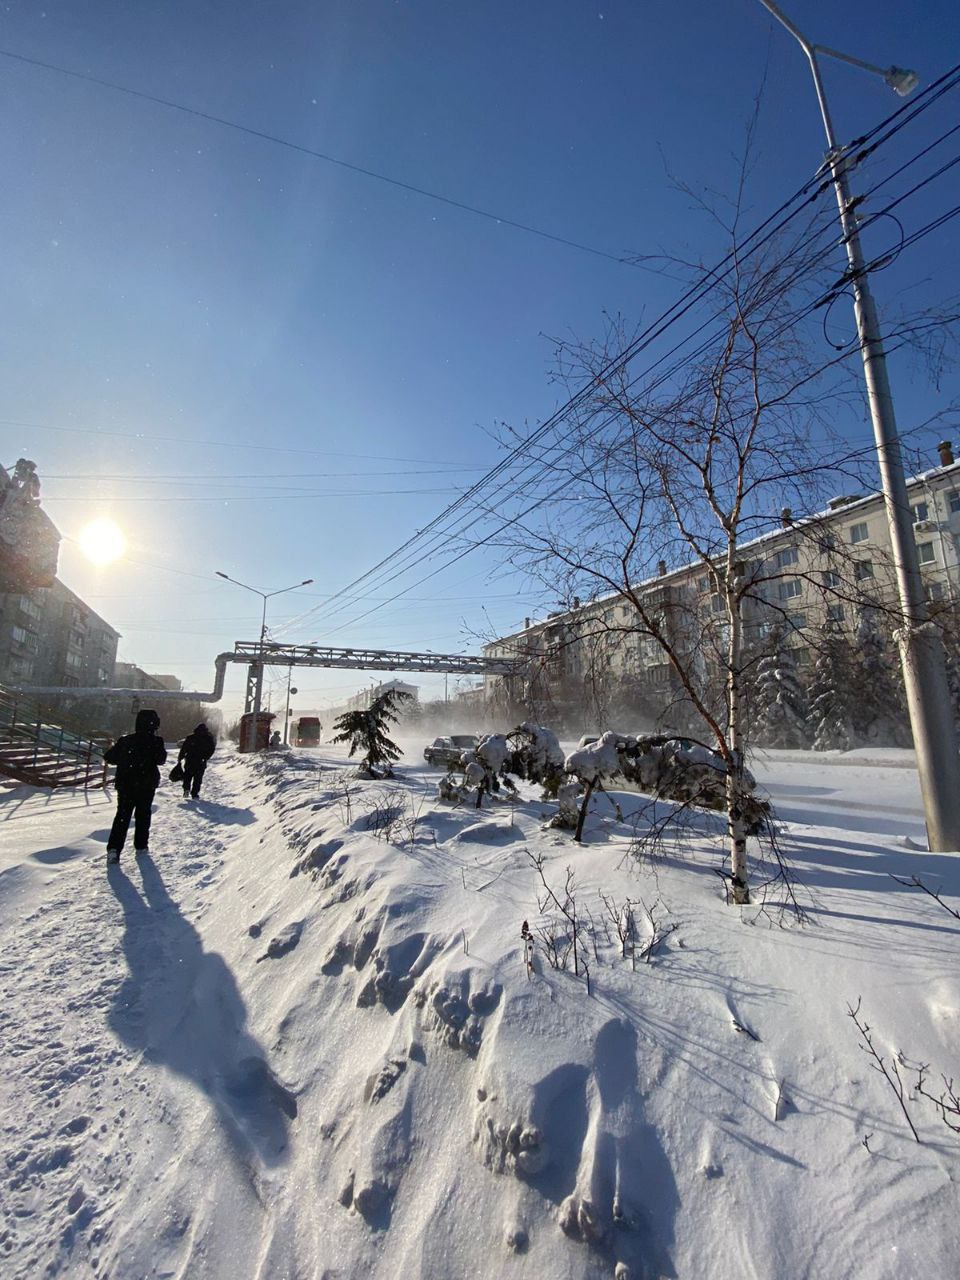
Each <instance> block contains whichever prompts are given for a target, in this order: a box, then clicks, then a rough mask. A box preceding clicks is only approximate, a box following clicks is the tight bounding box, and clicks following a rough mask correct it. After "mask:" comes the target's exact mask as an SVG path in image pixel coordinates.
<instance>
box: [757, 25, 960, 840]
mask: <svg viewBox="0 0 960 1280" xmlns="http://www.w3.org/2000/svg"><path fill="white" fill-rule="evenodd" d="M760 3H761V4H762V5H763V7H764V8H765V9H766V10H767V11H768V12H769V13H771V14H772V15H773V16H774V17H775V18H776V19H777V21H778V22H779V23H781V25H782V26H784V27H786V29H787V31H789V32H790V34H791V35H792V36H793V37H794V38H795V39H796V40H797V42H798V43H799V45H800V47H801V48H802V49H803V51H804V53H805V54H806V56H807V60H808V61H809V63H810V70H811V72H812V73H813V83H814V87H815V89H816V93H817V100H818V102H819V104H820V114H821V116H822V118H823V127H824V130H825V132H826V136H827V147H828V150H827V164H828V165H829V168H830V176H831V179H832V181H833V185H834V190H835V191H836V196H837V205H838V206H839V210H840V223H841V225H842V227H843V241H844V245H845V247H846V251H847V262H848V264H849V268H850V269H849V276H850V282H851V284H852V286H853V294H854V304H853V306H854V313H855V315H856V320H857V333H858V336H859V340H860V353H861V356H862V358H863V372H864V379H865V381H866V386H867V399H868V402H869V406H870V417H871V419H872V422H873V434H874V439H875V441H876V446H877V458H878V462H879V466H880V478H881V487H882V491H883V501H884V506H885V507H886V512H887V521H888V523H889V527H890V543H891V546H892V548H893V560H894V568H895V571H896V579H897V592H898V595H899V598H900V609H901V613H902V617H903V621H902V624H901V628H900V634H899V644H900V656H901V662H902V665H903V682H904V686H905V688H906V693H907V705H908V707H909V711H910V726H911V729H912V731H913V743H914V748H915V750H916V756H917V772H918V774H919V776H920V790H921V794H922V796H923V810H924V816H925V818H926V824H927V842H928V844H929V846H930V848H931V849H932V850H937V851H939V852H944V851H947V850H956V849H960V755H958V752H957V740H956V735H955V733H954V728H953V716H952V712H951V702H950V693H949V687H948V685H947V673H946V664H945V662H944V653H943V644H942V641H941V639H940V636H939V634H938V633H937V631H936V629H935V628H934V627H933V625H932V624H931V622H930V615H929V611H928V608H927V600H926V595H925V593H924V589H923V577H922V575H921V573H920V561H919V558H918V556H917V544H916V540H915V539H914V536H913V518H912V513H911V511H910V499H909V495H908V493H907V482H906V477H905V475H904V470H903V457H902V454H901V452H900V438H899V434H898V431H897V420H896V416H895V414H894V408H893V395H892V393H891V390H890V380H889V377H888V375H887V359H886V353H885V352H884V348H883V342H882V340H881V338H880V323H879V319H878V316H877V308H876V304H875V303H874V300H873V294H872V293H871V291H870V282H869V275H868V272H867V270H866V263H865V261H864V256H863V250H862V249H861V247H860V228H859V224H858V221H857V214H856V204H855V202H854V200H853V199H852V197H851V194H850V186H849V182H848V180H847V170H848V165H849V160H848V156H847V154H846V152H845V151H844V150H843V148H841V147H838V146H837V141H836V135H835V133H834V128H833V121H832V119H831V117H830V108H829V106H828V104H827V97H826V93H825V91H824V87H823V80H822V79H821V76H820V66H819V63H818V62H817V54H818V53H822V54H823V55H824V56H826V57H830V58H837V59H839V60H840V61H842V62H849V63H852V65H853V66H856V67H860V68H862V69H863V70H865V71H870V72H872V73H874V74H876V75H880V76H882V77H883V79H884V80H885V81H886V83H887V84H888V85H889V86H890V87H891V88H892V89H893V90H894V91H895V92H896V93H898V94H900V95H901V97H906V95H907V94H908V93H910V92H911V91H912V90H913V89H914V88H915V87H916V84H917V77H916V75H915V74H914V73H913V72H912V71H906V70H904V69H902V68H900V67H888V68H886V69H884V68H882V67H877V66H874V65H873V64H872V63H869V62H863V61H861V60H860V59H859V58H853V57H851V56H850V55H848V54H844V53H839V52H838V51H837V50H835V49H829V48H827V47H826V46H824V45H817V44H813V43H812V42H811V41H810V40H808V39H807V38H806V36H804V35H803V33H802V32H801V31H800V30H799V29H798V28H797V27H796V26H795V25H794V24H793V23H792V22H791V21H790V19H789V18H788V17H787V16H786V15H785V14H784V13H782V12H781V11H780V9H779V8H778V7H777V5H776V4H774V3H772V0H760Z"/></svg>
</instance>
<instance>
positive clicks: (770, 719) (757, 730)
mask: <svg viewBox="0 0 960 1280" xmlns="http://www.w3.org/2000/svg"><path fill="white" fill-rule="evenodd" d="M751 705H752V712H753V731H754V737H755V738H756V740H757V741H758V742H759V743H761V744H762V745H763V746H765V747H804V746H806V745H807V742H808V741H809V729H808V725H807V700H806V695H805V693H804V689H803V685H802V684H801V683H800V680H799V677H798V676H797V669H796V666H795V665H794V661H793V657H792V655H791V653H790V650H789V649H788V648H787V647H786V645H785V644H784V643H783V638H782V636H777V637H775V639H774V641H773V645H772V652H770V653H768V654H767V656H766V657H765V658H761V659H760V661H759V662H758V663H757V668H756V679H755V682H754V689H753V697H752V698H751Z"/></svg>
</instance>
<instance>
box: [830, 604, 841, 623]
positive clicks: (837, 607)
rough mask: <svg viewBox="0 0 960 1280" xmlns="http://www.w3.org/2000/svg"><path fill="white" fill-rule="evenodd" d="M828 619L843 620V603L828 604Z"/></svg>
mask: <svg viewBox="0 0 960 1280" xmlns="http://www.w3.org/2000/svg"><path fill="white" fill-rule="evenodd" d="M827 621H828V622H843V605H842V604H828V605H827Z"/></svg>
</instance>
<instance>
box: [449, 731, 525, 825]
mask: <svg viewBox="0 0 960 1280" xmlns="http://www.w3.org/2000/svg"><path fill="white" fill-rule="evenodd" d="M509 758H510V748H509V747H508V745H507V737H506V734H503V733H491V734H488V735H487V737H485V738H481V739H480V741H479V742H478V743H477V745H476V747H475V748H474V750H472V751H464V753H463V755H461V757H460V766H459V767H460V769H461V770H462V771H463V776H462V778H461V779H460V780H459V781H457V779H456V777H455V772H456V767H454V769H453V770H451V772H449V773H447V774H446V775H445V776H444V777H443V778H441V779H440V781H439V783H438V785H437V790H438V792H439V795H440V799H441V800H451V801H457V802H459V801H462V800H465V799H466V798H467V796H468V795H470V793H471V792H472V793H473V795H474V797H475V800H476V806H477V808H478V809H479V808H480V807H481V805H482V804H483V797H484V796H485V795H490V794H492V793H493V792H495V791H499V790H500V786H501V783H502V784H503V785H504V786H506V787H507V788H508V790H510V791H512V792H515V791H516V787H515V786H514V785H513V782H512V781H511V780H510V778H509V776H508V775H507V773H506V771H505V765H506V764H507V761H508V760H509Z"/></svg>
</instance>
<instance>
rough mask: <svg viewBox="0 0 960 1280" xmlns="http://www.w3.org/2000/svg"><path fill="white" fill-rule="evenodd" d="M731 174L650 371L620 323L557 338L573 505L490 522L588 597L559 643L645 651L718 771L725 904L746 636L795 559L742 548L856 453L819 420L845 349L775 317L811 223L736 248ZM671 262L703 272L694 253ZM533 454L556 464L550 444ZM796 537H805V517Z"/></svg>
mask: <svg viewBox="0 0 960 1280" xmlns="http://www.w3.org/2000/svg"><path fill="white" fill-rule="evenodd" d="M744 173H745V170H744ZM744 181H745V178H744V174H741V181H740V186H739V188H738V190H737V193H736V196H735V198H734V200H733V202H732V208H731V212H730V214H729V216H727V215H726V214H724V213H718V212H717V210H716V209H713V208H711V209H710V210H709V212H710V213H711V215H712V216H713V217H714V218H715V219H716V220H717V221H719V222H720V224H721V225H722V227H723V230H724V233H725V234H726V236H727V239H728V244H729V257H728V264H729V267H728V269H726V270H724V271H723V272H722V273H718V274H716V275H715V277H714V279H713V280H712V282H711V283H712V290H711V309H710V311H709V314H708V317H707V321H706V322H705V325H704V326H703V327H704V328H706V329H707V332H708V337H707V339H706V340H704V341H703V342H702V343H701V344H700V346H699V347H698V348H697V350H695V351H694V352H693V353H692V354H691V355H690V357H689V358H688V359H686V360H684V361H682V362H678V363H677V365H676V366H675V367H674V368H673V369H672V370H671V371H670V372H669V376H668V375H666V374H664V372H663V371H662V370H660V369H658V368H656V367H654V371H653V372H650V373H647V374H644V375H638V374H637V373H636V371H635V370H634V368H633V366H632V364H631V363H630V362H629V361H627V360H625V359H620V358H618V353H621V352H623V351H625V350H629V349H630V344H631V338H632V335H631V334H630V333H629V332H628V331H627V329H626V326H625V325H624V324H623V323H622V322H621V321H619V320H611V321H610V322H609V326H608V330H607V332H606V334H605V335H604V337H603V338H602V339H601V340H600V341H599V342H588V343H578V342H563V343H561V344H560V345H559V347H558V352H557V373H558V377H559V379H560V380H561V381H562V382H563V383H564V385H566V386H570V387H577V388H583V387H584V386H589V388H590V390H589V393H588V394H586V395H581V396H580V398H579V399H578V400H577V401H576V404H575V407H574V409H573V410H572V411H571V416H570V419H569V420H568V422H567V424H566V435H565V439H564V451H563V452H564V458H565V462H564V465H565V466H566V467H567V468H569V469H570V470H573V471H574V472H575V473H576V475H577V478H578V490H579V492H578V500H577V501H576V503H567V504H564V505H561V504H560V503H559V502H558V503H555V504H553V505H551V504H550V503H549V502H546V503H543V504H541V505H540V507H539V511H540V515H539V517H538V519H537V520H536V521H534V520H531V519H528V518H523V519H518V520H516V521H515V522H514V524H513V526H512V533H510V534H509V535H507V536H508V538H509V540H510V546H511V548H512V551H513V555H514V560H515V562H517V563H519V564H521V565H522V566H523V567H525V568H526V569H527V570H528V571H529V572H530V573H531V574H532V575H533V576H535V577H537V578H539V580H540V581H542V582H543V583H544V584H546V585H548V586H550V587H551V589H552V590H553V591H554V593H555V595H556V598H557V599H559V600H561V601H564V600H567V601H569V600H576V601H577V603H579V601H580V600H581V599H582V600H584V601H587V602H588V604H587V605H585V606H583V607H582V608H581V610H580V614H579V615H578V614H577V612H576V610H575V611H574V614H573V615H572V617H571V621H570V623H569V628H568V630H569V634H568V635H567V636H565V637H563V638H561V643H566V644H577V643H582V641H583V639H584V637H585V636H590V635H591V634H599V635H601V636H604V637H608V636H610V635H611V634H613V635H617V636H619V637H620V638H621V639H622V640H624V641H625V642H626V643H627V644H628V645H631V646H633V648H634V649H636V650H645V651H647V654H649V653H650V652H653V653H654V654H655V655H656V654H659V659H660V663H661V665H662V669H663V672H664V673H665V677H666V679H665V683H664V686H663V690H662V700H663V701H664V702H668V701H669V702H670V703H671V705H673V706H674V707H675V708H681V707H682V716H683V717H685V719H686V723H687V724H688V725H695V726H696V731H697V732H698V733H699V735H700V736H702V737H707V738H708V739H709V741H710V745H711V747H712V748H713V749H715V750H716V751H717V752H718V753H719V754H720V756H721V757H722V759H723V761H724V763H725V766H726V815H727V822H728V831H729V840H730V846H729V848H730V862H731V866H730V875H729V885H730V891H731V897H732V900H733V901H734V902H736V903H746V902H748V901H749V897H750V894H749V888H748V867H747V836H748V823H747V821H746V819H745V815H744V793H745V787H744V754H745V747H746V735H747V722H746V696H747V692H748V688H749V685H750V681H751V678H752V672H753V667H754V666H755V664H756V662H757V661H758V660H759V657H760V656H761V655H762V653H763V646H762V645H758V644H756V643H755V639H756V636H757V635H758V634H762V633H763V631H764V630H765V629H766V630H769V629H770V628H772V627H773V626H776V625H780V626H781V627H787V628H793V629H795V628H796V626H797V623H796V622H795V620H794V618H793V616H792V614H791V609H790V592H789V591H788V590H784V591H781V590H780V589H779V588H780V586H781V584H782V583H784V582H785V581H786V580H787V579H789V578H791V577H795V576H796V575H797V572H798V570H797V568H796V567H795V565H793V564H791V563H790V562H789V560H788V559H787V558H784V561H783V562H781V561H778V560H767V559H765V558H764V557H763V555H762V553H760V554H758V551H757V550H756V549H755V548H754V547H753V546H752V545H751V544H752V543H753V541H754V539H756V538H757V537H758V536H760V535H762V534H764V533H766V532H769V531H770V530H771V529H772V528H775V527H777V526H778V525H779V523H780V520H781V519H783V521H784V522H785V523H786V522H788V519H789V510H792V509H794V508H798V509H801V510H807V511H810V510H816V509H817V505H818V504H819V503H822V501H823V499H824V497H825V495H826V494H827V493H828V492H829V488H828V486H829V487H830V488H833V489H834V491H835V486H836V484H837V477H838V474H839V475H841V476H847V477H850V478H851V479H853V480H854V482H855V483H860V481H861V475H862V470H863V468H864V465H865V460H866V456H867V455H866V453H865V452H864V451H862V450H852V449H851V448H850V446H849V445H846V444H844V442H843V441H842V440H840V439H839V437H838V435H837V433H836V431H835V422H836V409H837V403H838V401H839V400H843V399H847V398H849V397H851V396H854V395H855V394H856V389H855V386H854V385H853V384H852V383H851V382H850V381H849V380H848V378H847V377H846V373H845V371H844V369H843V361H844V360H845V359H846V358H847V355H846V353H844V354H840V355H838V354H837V353H836V351H835V350H831V351H830V352H829V353H828V354H827V355H826V356H822V355H820V353H819V352H818V351H817V349H816V348H815V347H814V349H813V354H811V348H810V344H809V342H808V341H806V338H807V335H806V333H804V332H802V331H798V330H797V328H796V327H795V326H793V327H791V324H790V323H788V320H787V318H788V317H789V316H790V314H791V313H792V312H793V311H794V310H797V311H800V312H803V311H804V309H805V308H809V307H811V306H812V300H813V299H815V298H816V295H817V292H818V290H822V288H823V281H822V280H820V279H819V278H818V276H817V273H816V270H815V269H813V268H812V267H811V260H810V244H811V239H812V238H815V236H816V235H817V234H819V233H818V232H816V231H815V229H814V230H811V227H810V225H808V224H804V225H803V226H801V227H800V228H799V229H795V230H793V231H791V232H790V233H789V234H787V235H785V236H783V237H781V238H780V239H779V240H777V239H775V238H774V239H771V241H770V243H769V244H768V245H767V246H766V248H765V249H764V250H763V251H762V252H754V251H753V250H752V249H751V250H750V251H749V252H745V251H741V249H740V223H741V214H742V204H743V198H744ZM674 265H675V266H678V267H679V268H680V269H681V270H683V271H689V272H690V273H691V274H695V275H697V277H698V278H701V279H702V278H703V276H704V271H705V269H704V268H703V267H702V266H701V264H699V263H679V264H674ZM508 434H509V433H508ZM531 452H533V451H532V450H531ZM534 456H538V457H539V460H540V461H541V462H542V464H543V467H544V470H545V473H546V474H547V475H555V473H556V465H557V464H556V447H555V446H554V445H549V446H545V447H543V449H542V450H541V451H540V453H539V455H537V454H534ZM788 509H789V510H788ZM797 536H798V538H803V539H805V540H807V541H808V542H809V543H810V544H811V545H812V544H815V543H816V540H817V538H818V529H817V525H816V522H815V521H811V520H808V521H806V522H805V523H804V525H803V527H802V530H798V535H797ZM829 553H830V555H831V556H832V557H834V559H835V558H836V557H837V556H840V557H842V555H843V549H842V548H837V547H836V546H831V547H830V548H829ZM826 554H827V548H826V546H825V547H824V555H826ZM689 562H692V563H694V564H698V565H700V566H702V573H701V574H700V575H699V577H698V579H697V583H696V589H690V588H679V587H676V586H672V585H667V584H658V578H660V577H662V576H663V575H664V573H665V571H666V566H667V565H668V564H673V565H676V564H683V563H689ZM832 562H833V561H831V563H832ZM835 576H836V579H837V581H838V582H839V580H840V579H841V577H843V578H844V580H846V575H841V574H839V573H837V574H836V575H835ZM816 577H817V586H818V589H819V588H821V587H823V589H825V590H826V589H830V590H833V589H836V588H835V585H834V584H833V582H831V583H830V586H829V588H828V587H826V586H825V585H824V584H825V583H826V582H827V581H828V580H829V579H828V575H827V574H826V573H825V572H824V573H819V572H818V573H817V575H816ZM578 617H579V619H580V621H579V622H578ZM558 626H559V624H558ZM648 663H649V657H648ZM675 719H676V720H680V719H681V715H680V714H679V713H678V714H677V715H676V716H675ZM678 727H679V726H678Z"/></svg>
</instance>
